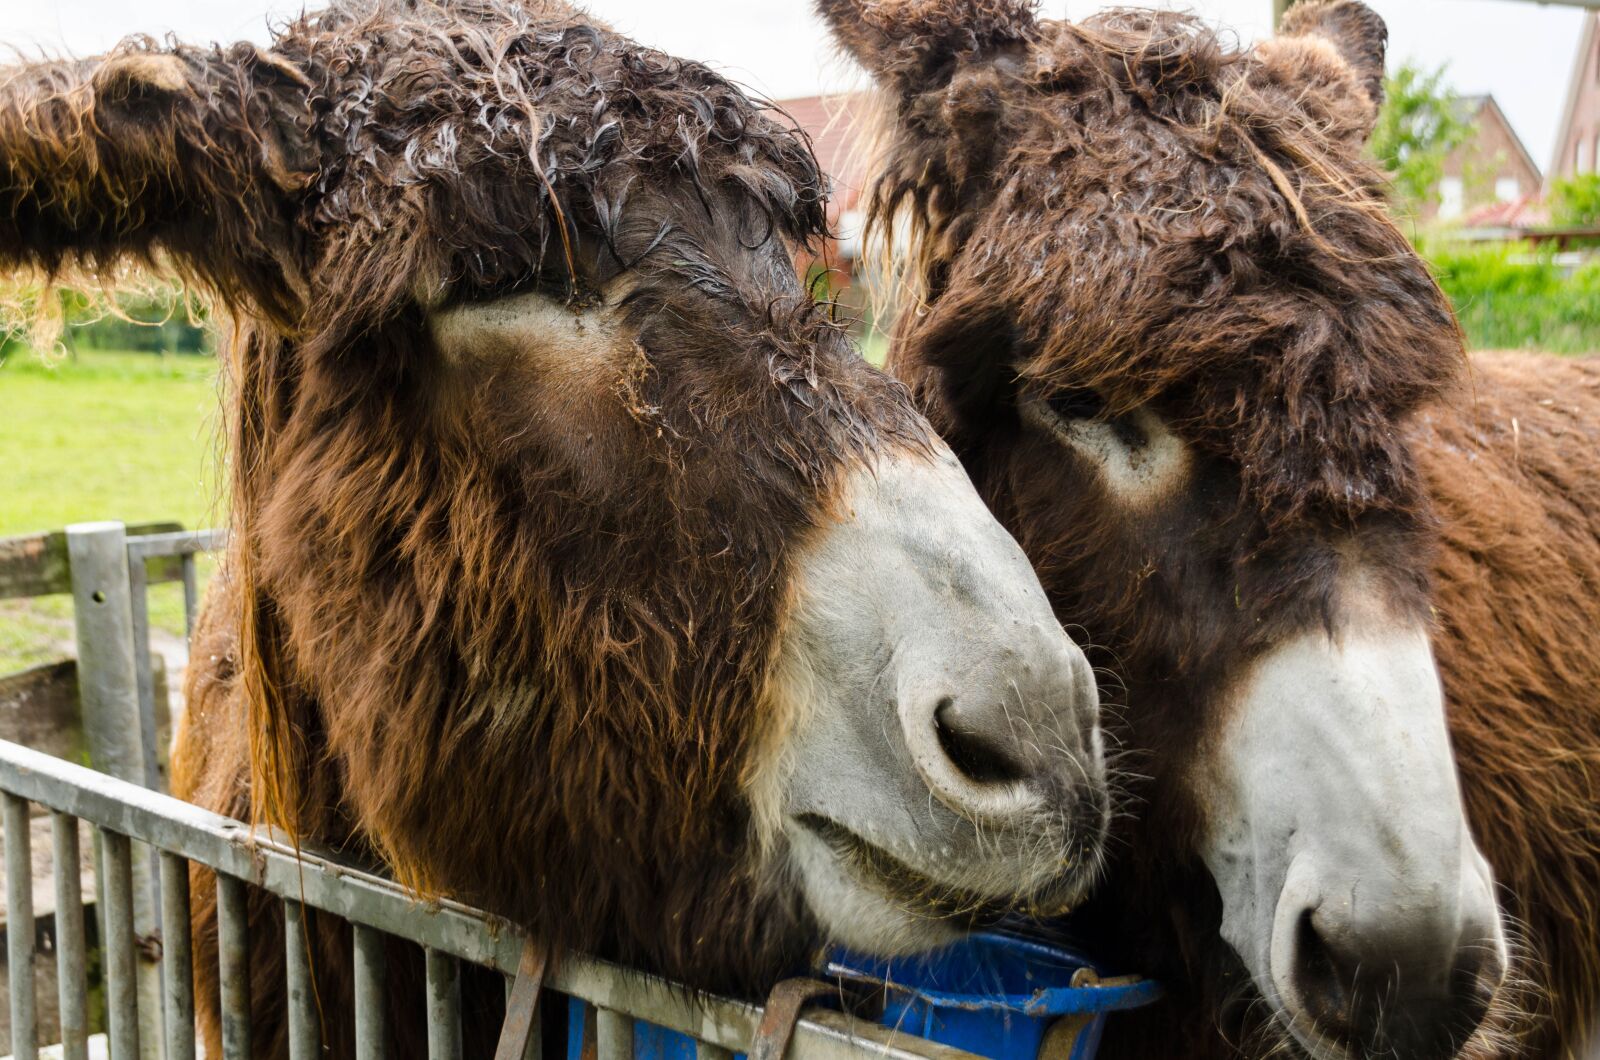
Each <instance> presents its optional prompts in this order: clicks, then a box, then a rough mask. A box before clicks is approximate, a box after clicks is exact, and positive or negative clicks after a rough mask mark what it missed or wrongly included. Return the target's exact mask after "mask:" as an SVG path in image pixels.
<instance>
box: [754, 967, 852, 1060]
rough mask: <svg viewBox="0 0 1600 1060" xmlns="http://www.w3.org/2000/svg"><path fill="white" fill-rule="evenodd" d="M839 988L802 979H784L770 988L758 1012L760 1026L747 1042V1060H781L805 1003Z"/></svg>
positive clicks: (816, 980)
mask: <svg viewBox="0 0 1600 1060" xmlns="http://www.w3.org/2000/svg"><path fill="white" fill-rule="evenodd" d="M838 989H839V988H838V986H836V985H835V984H833V983H824V982H823V981H822V980H820V979H805V978H800V979H785V980H784V981H783V982H781V983H779V984H778V985H777V986H775V987H773V988H772V993H770V994H768V995H767V1004H766V1008H765V1009H763V1010H762V1013H761V1026H760V1027H759V1028H757V1030H756V1036H755V1038H754V1039H753V1040H752V1041H751V1042H750V1053H749V1057H750V1060H783V1053H784V1050H786V1049H788V1048H789V1039H790V1038H791V1037H793V1036H794V1025H795V1024H796V1023H798V1022H800V1013H801V1011H802V1010H803V1009H804V1008H805V1005H806V1002H808V1001H811V1000H813V999H815V998H819V997H822V996H824V995H826V994H832V993H834V992H836V991H837V990H838Z"/></svg>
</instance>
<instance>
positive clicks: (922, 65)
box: [816, 0, 1038, 92]
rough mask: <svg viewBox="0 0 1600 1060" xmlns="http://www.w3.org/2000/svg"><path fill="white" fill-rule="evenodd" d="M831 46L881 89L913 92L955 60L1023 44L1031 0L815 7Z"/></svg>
mask: <svg viewBox="0 0 1600 1060" xmlns="http://www.w3.org/2000/svg"><path fill="white" fill-rule="evenodd" d="M816 4H817V11H818V13H820V14H821V15H822V17H823V19H824V20H825V21H826V22H827V23H828V27H829V29H831V30H832V31H833V36H834V39H835V40H837V41H838V42H839V43H840V44H841V45H842V46H843V47H844V49H845V50H846V51H847V52H849V53H850V54H851V55H852V56H854V57H855V59H856V60H857V61H858V62H860V63H861V65H862V66H864V67H866V69H867V72H868V73H870V74H871V75H872V76H873V79H874V80H876V81H877V82H878V83H879V84H880V85H882V86H883V87H885V88H891V89H899V90H901V91H903V92H918V91H924V90H927V89H929V88H933V87H936V86H937V85H938V84H939V83H941V82H942V81H943V80H945V79H947V78H948V77H949V74H950V71H951V70H952V69H953V68H954V66H955V64H956V62H957V60H959V59H962V58H969V57H976V56H981V55H984V54H988V53H992V52H995V51H998V50H1001V49H1003V48H1004V47H1005V46H1007V45H1010V44H1016V43H1019V42H1022V41H1025V40H1027V39H1028V38H1029V37H1030V36H1031V35H1032V33H1033V30H1034V26H1035V9H1036V8H1037V6H1038V5H1037V2H1036V0H816Z"/></svg>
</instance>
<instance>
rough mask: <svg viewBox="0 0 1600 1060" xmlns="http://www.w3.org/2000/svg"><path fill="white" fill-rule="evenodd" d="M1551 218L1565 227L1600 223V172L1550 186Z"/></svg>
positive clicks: (1579, 226)
mask: <svg viewBox="0 0 1600 1060" xmlns="http://www.w3.org/2000/svg"><path fill="white" fill-rule="evenodd" d="M1550 220H1551V222H1552V223H1553V224H1556V225H1559V226H1560V227H1563V228H1588V227H1590V226H1593V225H1600V173H1585V174H1583V175H1582V176H1577V177H1571V178H1569V179H1567V180H1558V181H1556V182H1555V183H1554V184H1553V185H1552V186H1551V188H1550Z"/></svg>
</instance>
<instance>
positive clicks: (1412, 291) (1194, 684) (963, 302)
mask: <svg viewBox="0 0 1600 1060" xmlns="http://www.w3.org/2000/svg"><path fill="white" fill-rule="evenodd" d="M819 6H820V8H821V10H822V12H823V13H824V15H825V17H827V18H828V19H829V20H830V21H831V23H832V24H833V27H834V29H835V31H836V34H837V36H838V37H839V39H840V40H841V41H842V42H843V43H844V45H845V46H846V47H847V48H848V49H849V50H850V51H851V52H853V53H854V54H855V55H856V56H857V57H858V58H859V59H860V60H861V61H862V63H863V64H865V65H866V66H867V67H868V68H869V70H870V71H871V72H872V73H873V74H874V75H875V76H876V78H877V80H878V82H879V84H880V87H881V88H882V89H883V93H882V95H883V96H884V100H883V102H884V104H885V107H886V109H887V123H886V127H885V130H884V133H883V144H882V146H883V149H884V150H883V156H882V158H881V159H879V165H878V168H877V169H876V170H874V172H875V175H876V179H877V184H876V188H875V191H874V192H873V193H872V197H871V202H870V208H871V211H872V215H873V218H874V221H875V223H876V224H877V225H878V227H879V229H880V231H881V232H882V239H881V243H882V244H883V245H885V246H897V247H901V248H906V258H905V260H902V261H900V262H897V263H896V264H897V265H899V266H900V267H901V268H902V269H903V270H905V272H907V273H908V274H909V275H908V277H907V278H908V280H909V281H910V282H909V283H907V284H906V285H905V288H904V290H903V291H902V297H903V298H904V301H902V302H901V304H900V305H899V307H898V308H899V309H900V312H901V317H900V321H899V323H898V326H897V330H896V332H895V346H894V352H893V355H892V366H893V368H894V370H895V371H896V373H897V374H899V375H900V376H901V377H902V378H904V379H906V380H907V381H908V382H910V383H911V385H912V387H913V389H914V391H915V393H916V394H917V396H918V398H919V400H920V401H921V402H922V404H923V405H924V407H925V409H926V410H928V411H929V412H930V415H931V418H932V419H933V421H934V423H935V426H937V427H938V428H939V429H940V430H941V432H943V433H944V435H945V437H946V438H947V439H948V440H949V441H950V442H951V443H952V445H953V447H954V448H955V450H956V452H957V453H958V455H960V457H961V458H962V460H963V461H964V463H965V464H966V466H967V468H968V470H969V472H971V473H972V475H973V477H974V479H975V480H976V481H977V483H978V485H979V491H980V492H981V493H983V494H984V495H985V496H986V498H987V499H989V500H990V501H991V503H992V505H993V506H994V508H995V510H996V511H997V512H998V513H999V514H1000V516H1001V519H1002V521H1003V522H1007V523H1008V524H1009V526H1010V528H1011V529H1012V530H1013V532H1014V533H1016V534H1017V535H1018V538H1019V540H1021V541H1022V543H1023V547H1024V550H1025V551H1027V552H1028V553H1029V555H1030V557H1031V558H1032V560H1033V561H1034V564H1035V566H1036V568H1037V569H1038V570H1039V571H1040V573H1041V576H1042V578H1043V580H1044V582H1045V586H1046V589H1047V591H1048V592H1049V593H1050V594H1051V598H1052V602H1053V603H1054V605H1055V607H1056V610H1057V613H1058V615H1059V616H1060V617H1061V618H1062V620H1063V621H1065V622H1068V623H1072V624H1076V625H1081V626H1082V627H1083V628H1084V629H1085V630H1086V631H1087V635H1088V636H1089V637H1090V638H1092V639H1093V641H1094V643H1095V645H1097V648H1096V649H1092V650H1091V657H1094V655H1095V652H1096V651H1098V652H1100V655H1099V658H1098V659H1097V660H1096V661H1097V662H1100V663H1103V664H1104V665H1105V666H1106V667H1108V668H1109V670H1110V672H1111V673H1112V674H1113V675H1114V677H1113V684H1114V685H1117V684H1120V685H1122V686H1125V688H1124V687H1115V689H1114V694H1115V695H1117V696H1118V697H1119V698H1120V697H1125V699H1124V701H1125V703H1126V708H1127V709H1126V717H1125V719H1124V723H1125V724H1124V726H1123V728H1124V731H1123V733H1122V737H1123V739H1124V741H1125V742H1126V743H1127V745H1128V748H1129V750H1131V751H1135V752H1143V754H1144V756H1145V760H1144V762H1143V763H1142V764H1141V765H1139V766H1137V767H1135V768H1136V769H1137V770H1138V771H1139V772H1142V773H1147V774H1149V776H1150V779H1149V783H1148V784H1147V785H1146V786H1145V787H1144V790H1143V791H1142V793H1141V794H1142V795H1143V796H1144V798H1143V799H1142V800H1141V804H1140V805H1139V808H1138V811H1137V816H1138V818H1139V820H1138V822H1137V823H1136V824H1133V825H1132V826H1131V828H1132V829H1133V832H1132V836H1131V843H1130V846H1129V849H1128V852H1127V854H1126V856H1125V857H1124V858H1123V859H1122V865H1121V867H1120V869H1119V870H1118V871H1117V874H1116V877H1115V879H1114V880H1113V882H1112V883H1111V884H1110V885H1109V886H1108V888H1107V896H1106V898H1105V899H1104V901H1105V902H1106V903H1107V905H1110V906H1119V907H1121V908H1122V909H1123V910H1124V911H1125V912H1126V914H1127V916H1126V918H1124V919H1116V918H1106V919H1103V920H1101V923H1103V924H1106V925H1108V934H1109V935H1112V936H1116V935H1117V933H1119V932H1120V933H1122V934H1121V935H1120V937H1118V938H1116V941H1118V942H1121V943H1122V944H1124V945H1126V944H1127V942H1128V940H1129V939H1130V938H1136V937H1145V938H1149V937H1150V935H1151V931H1150V929H1149V928H1148V927H1147V926H1146V925H1145V924H1143V923H1141V922H1140V918H1141V917H1143V918H1148V917H1149V913H1150V911H1151V910H1152V909H1165V908H1169V907H1171V908H1174V912H1175V920H1177V921H1179V922H1181V924H1182V925H1185V926H1183V927H1182V928H1181V929H1180V930H1181V935H1182V937H1181V938H1179V939H1176V940H1174V938H1173V937H1172V935H1171V933H1170V932H1165V933H1159V932H1158V933H1157V935H1158V936H1159V937H1158V938H1155V939H1152V940H1151V941H1152V945H1151V950H1152V953H1151V954H1150V956H1149V958H1148V959H1150V960H1152V961H1155V962H1157V967H1159V968H1160V969H1162V970H1164V971H1165V972H1166V974H1168V975H1172V976H1175V977H1177V978H1179V979H1188V980H1189V981H1190V982H1192V983H1203V984H1204V985H1203V986H1195V987H1180V988H1181V989H1195V990H1204V989H1208V988H1210V987H1211V986H1214V985H1215V984H1216V983H1218V982H1219V981H1220V982H1221V983H1222V985H1223V986H1224V987H1225V988H1226V987H1227V986H1228V979H1227V975H1226V973H1227V968H1226V965H1227V964H1229V963H1231V962H1232V961H1233V958H1231V957H1228V955H1227V949H1226V948H1224V947H1222V946H1221V942H1222V940H1226V942H1227V943H1228V944H1230V945H1231V948H1232V950H1233V951H1235V953H1236V954H1237V957H1238V958H1239V959H1242V962H1243V965H1244V966H1245V968H1247V969H1248V971H1249V973H1250V977H1251V978H1252V979H1253V981H1254V985H1255V988H1256V990H1258V991H1259V994H1260V995H1264V996H1265V998H1266V999H1267V1001H1268V1002H1269V1005H1268V1006H1267V1010H1268V1011H1270V1012H1272V1013H1273V1014H1274V1015H1275V1016H1276V1020H1275V1023H1276V1025H1277V1026H1278V1027H1279V1028H1286V1029H1288V1030H1289V1031H1291V1032H1292V1033H1293V1035H1294V1036H1295V1038H1297V1039H1298V1040H1299V1041H1300V1042H1301V1043H1302V1044H1303V1045H1304V1046H1305V1047H1306V1048H1308V1049H1310V1050H1311V1051H1313V1052H1315V1053H1316V1054H1318V1055H1322V1056H1340V1055H1354V1056H1361V1055H1369V1054H1374V1055H1376V1054H1383V1053H1385V1052H1387V1051H1389V1050H1393V1051H1394V1053H1395V1055H1401V1056H1427V1057H1444V1056H1450V1055H1452V1054H1454V1053H1455V1052H1456V1051H1457V1049H1458V1048H1459V1047H1460V1046H1461V1045H1462V1043H1463V1042H1464V1041H1465V1040H1466V1039H1467V1038H1468V1036H1469V1035H1471V1034H1472V1033H1473V1030H1474V1028H1476V1027H1477V1026H1479V1024H1480V1020H1481V1018H1482V1017H1483V1015H1484V1012H1485V1007H1486V1005H1487V1004H1488V1002H1489V999H1490V998H1491V997H1492V996H1493V995H1494V993H1495V991H1496V989H1497V985H1498V984H1499V982H1500V980H1501V977H1502V975H1503V971H1504V967H1505V943H1504V936H1503V933H1502V929H1501V927H1500V923H1499V918H1498V915H1497V911H1496V905H1495V898H1494V894H1493V881H1492V878H1491V874H1490V871H1489V869H1488V867H1487V865H1486V863H1485V861H1484V859H1483V858H1482V857H1481V856H1480V854H1479V852H1478V850H1477V848H1476V846H1475V845H1474V843H1473V840H1472V838H1471V836H1470V835H1469V833H1468V829H1467V824H1466V820H1465V817H1464V814H1463V809H1462V802H1461V797H1460V793H1459V790H1458V784H1457V778H1456V770H1455V765H1454V761H1453V758H1452V754H1451V749H1450V746H1449V742H1448V740H1447V736H1446V730H1445V723H1444V709H1443V703H1442V700H1441V693H1440V684H1439V679H1438V676H1437V673H1436V670H1435V666H1434V661H1433V657H1432V654H1431V650H1430V645H1429V637H1430V629H1431V617H1430V605H1429V570H1430V564H1431V562H1432V549H1433V545H1434V537H1435V528H1434V525H1433V522H1432V516H1431V513H1430V506H1429V502H1428V498H1427V497H1426V496H1425V494H1424V490H1423V485H1422V482H1421V481H1420V480H1419V475H1418V471H1417V467H1416V462H1415V460H1414V458H1413V454H1412V453H1411V452H1410V451H1409V449H1408V445H1407V441H1406V424H1407V421H1408V419H1409V418H1411V417H1413V416H1415V415H1416V414H1417V412H1418V410H1419V408H1421V407H1423V406H1424V405H1425V404H1426V403H1427V402H1429V401H1431V400H1434V399H1436V398H1438V397H1439V396H1440V395H1441V394H1443V393H1445V392H1446V391H1447V390H1448V388H1449V387H1450V386H1451V384H1452V383H1453V382H1454V381H1455V380H1456V379H1457V377H1458V376H1459V375H1461V374H1462V371H1463V366H1464V360H1463V356H1462V349H1461V339H1460V335H1459V332H1458V329H1457V327H1456V324H1455V321H1454V318H1453V316H1452V314H1451V311H1450V308H1449V306H1448V305H1447V303H1446V301H1445V299H1444V298H1443V297H1442V296H1441V294H1440V292H1439V290H1438V288H1437V287H1436V286H1435V284H1434V282H1433V280H1432V279H1431V278H1430V276H1429V274H1428V271H1427V269H1426V268H1425V267H1424V265H1423V263H1422V262H1421V261H1420V260H1419V259H1418V257H1417V256H1416V254H1415V253H1413V251H1412V250H1411V248H1410V247H1409V246H1408V245H1407V243H1406V241H1405V239H1404V238H1403V237H1402V235H1401V234H1400V233H1399V232H1398V231H1397V230H1396V228H1395V226H1394V225H1393V224H1391V223H1390V221H1389V220H1388V219H1387V217H1386V215H1385V210H1384V206H1383V202H1382V192H1381V186H1380V181H1379V177H1378V175H1377V174H1376V173H1375V172H1374V171H1373V169H1372V168H1371V167H1370V166H1369V165H1368V164H1367V163H1366V162H1364V161H1363V160H1362V158H1361V152H1362V147H1363V142H1364V140H1365V138H1366V136H1367V135H1368V133H1369V131H1370V130H1371V128H1372V125H1373V121H1374V118H1375V116H1376V114H1377V110H1378V105H1379V102H1380V98H1379V97H1380V94H1381V91H1382V89H1381V84H1382V73H1383V61H1384V56H1383V53H1384V46H1385V39H1386V32H1385V28H1384V26H1383V24H1382V22H1381V21H1380V20H1379V19H1378V18H1377V17H1376V16H1375V15H1374V14H1373V13H1372V12H1371V11H1369V10H1368V9H1366V8H1365V7H1363V6H1361V5H1360V4H1358V3H1353V2H1333V3H1321V2H1317V3H1307V4H1303V5H1301V6H1299V7H1296V8H1294V9H1293V10H1292V12H1291V14H1290V16H1289V19H1288V21H1287V23H1286V24H1285V26H1284V28H1283V35H1282V36H1281V37H1279V38H1278V39H1276V40H1273V41H1270V42H1267V43H1263V44H1261V45H1260V46H1258V47H1256V48H1255V49H1253V50H1250V51H1244V52H1240V51H1238V50H1236V49H1232V48H1230V46H1229V45H1228V44H1226V43H1225V41H1224V40H1223V39H1222V38H1219V36H1218V35H1217V34H1215V33H1214V32H1213V31H1211V30H1210V29H1208V28H1207V27H1205V26H1204V25H1202V24H1201V23H1199V22H1198V21H1196V20H1194V19H1191V18H1187V17H1183V16H1178V15H1173V14H1160V13H1153V12H1136V11H1119V12H1114V13H1109V14H1106V15H1102V16H1098V17H1096V18H1093V19H1090V20H1089V21H1087V22H1085V23H1082V24H1078V25H1069V24H1066V23H1062V22H1047V21H1040V20H1036V19H1035V18H1034V16H1033V14H1032V5H1031V4H1030V3H1026V2H1023V0H928V2H917V0H906V2H902V3H888V2H873V0H820V5H819ZM1208 870H1209V871H1208ZM1208 876H1209V880H1208V879H1207V877H1208ZM1213 883H1214V889H1213ZM1219 893H1220V905H1219V904H1218V902H1217V896H1218V894H1219ZM1212 957H1216V958H1217V959H1219V960H1221V961H1223V962H1224V968H1223V974H1222V975H1221V976H1220V977H1219V974H1218V971H1217V969H1216V968H1215V967H1214V966H1213V962H1212V961H1211V959H1210V958H1212ZM1183 959H1187V963H1186V964H1185V963H1182V961H1183ZM1233 967H1234V968H1237V964H1233ZM1253 993H1254V992H1252V994H1253ZM1245 1000H1246V1001H1248V1000H1249V998H1248V997H1247V998H1246V999H1245ZM1241 1007H1242V1008H1245V1009H1247V1010H1248V1009H1254V1011H1257V1012H1259V1011H1261V1007H1260V1006H1250V1005H1245V1006H1241Z"/></svg>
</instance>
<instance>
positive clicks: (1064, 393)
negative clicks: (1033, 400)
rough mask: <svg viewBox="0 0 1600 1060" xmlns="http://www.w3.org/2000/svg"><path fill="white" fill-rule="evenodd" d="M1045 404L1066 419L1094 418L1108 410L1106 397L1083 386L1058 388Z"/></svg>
mask: <svg viewBox="0 0 1600 1060" xmlns="http://www.w3.org/2000/svg"><path fill="white" fill-rule="evenodd" d="M1045 404H1047V405H1049V406H1050V411H1051V412H1054V413H1055V414H1056V415H1057V416H1060V417H1061V418H1062V419H1064V420H1092V419H1095V418H1096V417H1098V416H1100V415H1101V414H1102V413H1104V412H1105V410H1106V402H1105V399H1104V398H1102V397H1101V396H1100V395H1099V394H1097V393H1095V392H1094V391H1093V390H1089V389H1087V388H1083V387H1073V388H1071V389H1068V390H1058V391H1056V392H1055V393H1054V394H1052V395H1050V397H1049V398H1048V399H1046V401H1045Z"/></svg>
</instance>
